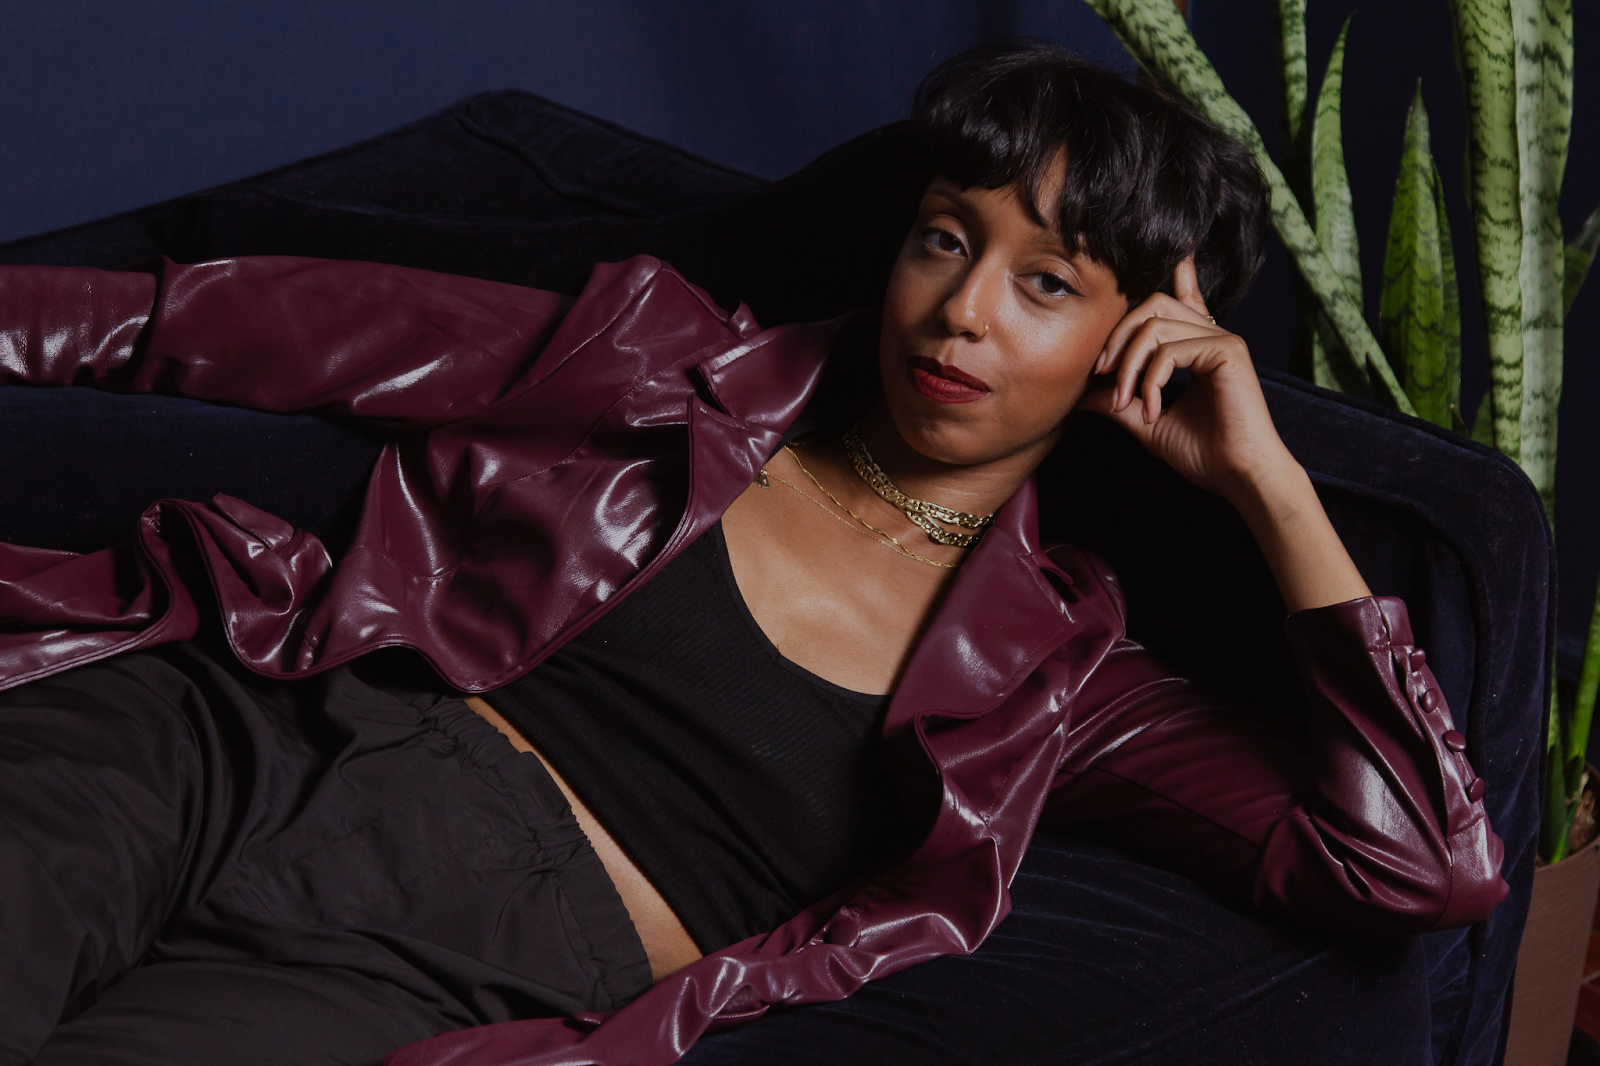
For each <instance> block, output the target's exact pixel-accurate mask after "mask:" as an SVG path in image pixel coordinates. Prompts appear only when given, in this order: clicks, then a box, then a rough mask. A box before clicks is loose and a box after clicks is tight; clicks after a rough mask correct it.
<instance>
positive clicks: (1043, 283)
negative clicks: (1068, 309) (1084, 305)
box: [1034, 270, 1083, 296]
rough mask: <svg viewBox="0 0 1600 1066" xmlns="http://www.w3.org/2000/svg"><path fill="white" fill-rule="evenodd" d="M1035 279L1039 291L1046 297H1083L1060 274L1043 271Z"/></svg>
mask: <svg viewBox="0 0 1600 1066" xmlns="http://www.w3.org/2000/svg"><path fill="white" fill-rule="evenodd" d="M1034 278H1035V279H1037V280H1036V281H1035V282H1034V283H1035V284H1036V285H1038V287H1039V291H1040V292H1042V293H1044V294H1045V295H1046V296H1082V295H1083V294H1082V293H1081V292H1079V291H1078V290H1077V289H1074V288H1073V287H1072V285H1071V283H1070V282H1068V281H1067V279H1066V278H1064V277H1062V276H1061V275H1060V274H1052V273H1050V272H1049V271H1048V270H1042V271H1040V272H1039V273H1037V274H1035V275H1034Z"/></svg>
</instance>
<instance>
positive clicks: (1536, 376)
mask: <svg viewBox="0 0 1600 1066" xmlns="http://www.w3.org/2000/svg"><path fill="white" fill-rule="evenodd" d="M1511 14H1512V33H1513V38H1514V40H1515V43H1516V83H1517V156H1518V164H1519V166H1518V198H1519V202H1520V205H1521V210H1522V254H1521V259H1520V262H1519V266H1518V279H1519V281H1520V282H1521V287H1522V408H1521V412H1520V415H1521V452H1520V454H1519V455H1518V462H1519V463H1520V464H1521V466H1522V469H1523V470H1524V471H1525V472H1526V473H1527V475H1528V478H1529V479H1530V480H1531V481H1532V482H1533V485H1534V487H1535V488H1536V489H1538V490H1539V495H1540V496H1542V497H1543V498H1544V503H1545V509H1546V510H1548V511H1550V512H1551V513H1552V514H1553V513H1554V508H1555V487H1556V412H1557V408H1558V407H1559V406H1560V404H1561V355H1562V320H1563V318H1564V317H1565V308H1564V307H1563V306H1562V289H1563V287H1564V283H1565V280H1566V252H1565V247H1564V245H1563V244H1562V240H1561V214H1560V210H1559V208H1560V201H1561V177H1562V174H1563V173H1564V172H1565V171H1566V166H1567V142H1568V141H1569V140H1570V139H1571V135H1572V0H1511Z"/></svg>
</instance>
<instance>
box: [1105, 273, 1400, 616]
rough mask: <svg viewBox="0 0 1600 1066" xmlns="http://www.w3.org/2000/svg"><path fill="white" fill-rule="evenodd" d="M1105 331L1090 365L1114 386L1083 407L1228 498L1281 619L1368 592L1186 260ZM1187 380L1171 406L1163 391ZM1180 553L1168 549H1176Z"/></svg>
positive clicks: (1239, 347) (1243, 352)
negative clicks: (1169, 283)
mask: <svg viewBox="0 0 1600 1066" xmlns="http://www.w3.org/2000/svg"><path fill="white" fill-rule="evenodd" d="M1173 292H1174V293H1175V296H1166V295H1163V294H1160V293H1158V294H1156V295H1155V296H1152V297H1150V299H1148V300H1146V301H1145V302H1144V303H1143V304H1141V305H1139V306H1138V307H1136V308H1134V309H1133V310H1132V311H1130V312H1129V313H1128V315H1127V316H1126V317H1125V318H1124V319H1123V320H1122V322H1121V323H1119V324H1118V325H1117V328H1116V329H1115V330H1113V331H1112V333H1111V336H1110V337H1109V338H1108V339H1107V340H1106V345H1105V349H1104V351H1103V352H1102V353H1101V356H1100V359H1099V362H1098V363H1097V364H1096V366H1095V370H1096V372H1097V373H1101V374H1115V375H1116V381H1115V384H1114V385H1112V386H1109V387H1106V388H1102V389H1098V390H1096V391H1094V392H1091V393H1089V394H1087V395H1086V396H1085V397H1084V400H1083V403H1082V404H1081V405H1080V406H1082V407H1084V408H1085V409H1087V410H1091V411H1098V412H1099V413H1101V414H1104V415H1106V416H1108V417H1110V418H1111V419H1113V420H1114V421H1116V422H1118V423H1119V424H1121V425H1122V426H1123V428H1125V429H1127V430H1128V431H1129V432H1130V433H1132V434H1133V435H1134V436H1135V437H1138V438H1139V440H1140V442H1141V443H1142V444H1144V446H1145V447H1146V448H1148V449H1149V450H1150V451H1151V452H1152V453H1153V454H1154V455H1156V456H1157V457H1158V458H1160V459H1162V460H1164V461H1165V462H1167V463H1168V464H1169V465H1171V466H1172V467H1173V468H1174V469H1175V470H1177V471H1178V473H1180V474H1182V475H1183V476H1184V477H1186V478H1188V479H1189V480H1190V481H1192V482H1194V483H1195V484H1197V485H1199V486H1200V487H1201V488H1205V489H1209V490H1211V491H1212V492H1215V493H1217V494H1219V495H1221V496H1223V497H1224V498H1226V499H1227V500H1228V501H1229V502H1230V503H1232V504H1233V506H1234V507H1235V508H1236V509H1237V510H1238V512H1239V514H1240V515H1241V516H1243V518H1244V520H1245V523H1246V524H1247V525H1248V526H1249V527H1250V532H1251V533H1252V534H1254V535H1255V538H1256V543H1257V544H1259V545H1260V546H1261V550H1262V553H1263V554H1265V555H1266V558H1267V563H1268V565H1270V566H1271V567H1272V573H1273V576H1274V577H1276V578H1277V581H1278V589H1279V591H1280V592H1281V593H1282V594H1283V601H1284V604H1285V605H1286V606H1287V607H1288V608H1289V610H1290V611H1299V610H1305V609H1307V608H1310V607H1324V606H1327V605H1328V604H1332V603H1342V602H1344V601H1346V600H1354V599H1359V598H1360V597H1363V596H1369V595H1371V593H1370V592H1369V591H1368V589H1367V585H1366V582H1365V581H1363V580H1362V578H1361V573H1360V571H1359V570H1357V569H1356V566H1355V563H1354V562H1352V561H1351V559H1350V554H1349V553H1348V552H1347V551H1345V547H1344V544H1343V542H1342V541H1340V539H1339V535H1338V534H1337V533H1336V532H1334V529H1333V526H1332V524H1330V523H1329V521H1328V516H1327V514H1326V512H1324V511H1323V509H1322V502H1321V501H1320V500H1319V499H1318V498H1317V494H1316V492H1315V490H1313V489H1312V487H1311V480H1310V478H1308V477H1307V476H1306V473H1305V470H1304V469H1303V468H1302V467H1301V466H1300V464H1299V463H1297V462H1296V461H1295V459H1294V456H1292V455H1290V454H1289V449H1288V448H1287V447H1285V446H1284V443H1283V441H1282V440H1281V439H1280V438H1279V437H1278V432H1277V429H1276V428H1275V427H1274V426H1273V424H1272V416H1271V415H1270V414H1269V413H1268V411H1267V403H1266V399H1265V398H1264V397H1263V396H1262V395H1261V384H1260V382H1259V381H1258V380H1257V378H1256V374H1255V367H1254V366H1253V365H1252V363H1251V361H1250V353H1249V350H1248V349H1247V348H1246V347H1245V343H1244V341H1243V340H1241V339H1240V338H1238V337H1236V336H1234V335H1233V334H1232V333H1229V332H1228V331H1227V330H1224V329H1222V328H1221V327H1219V326H1218V325H1217V324H1216V323H1215V322H1213V321H1211V317H1210V315H1209V314H1208V313H1207V311H1206V305H1205V300H1204V299H1203V298H1202V297H1201V295H1200V286H1199V283H1198V281H1197V279H1196V277H1195V269H1194V261H1193V259H1186V260H1184V261H1183V262H1182V263H1181V264H1179V266H1178V269H1177V270H1176V271H1175V272H1174V274H1173ZM1180 369H1187V370H1189V371H1191V372H1192V373H1193V379H1192V380H1191V381H1190V384H1189V388H1188V389H1187V390H1185V392H1184V395H1183V397H1182V398H1181V399H1180V400H1179V401H1178V402H1177V403H1176V404H1174V405H1173V407H1172V409H1171V410H1168V411H1165V412H1163V411H1162V409H1161V386H1163V385H1165V384H1166V383H1167V382H1168V381H1169V380H1171V378H1172V375H1173V373H1174V372H1175V371H1177V370H1180ZM1180 548H1181V546H1180V545H1176V544H1175V545H1174V549H1175V550H1179V549H1180Z"/></svg>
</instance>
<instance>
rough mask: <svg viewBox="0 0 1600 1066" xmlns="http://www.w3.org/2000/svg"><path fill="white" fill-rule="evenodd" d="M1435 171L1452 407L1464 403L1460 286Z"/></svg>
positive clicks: (1447, 396) (1447, 388) (1448, 390)
mask: <svg viewBox="0 0 1600 1066" xmlns="http://www.w3.org/2000/svg"><path fill="white" fill-rule="evenodd" d="M1431 167H1432V171H1433V210H1434V212H1435V214H1437V215H1438V217H1439V278H1440V284H1441V285H1442V287H1443V288H1444V391H1445V399H1446V401H1448V404H1449V407H1450V410H1452V411H1454V410H1456V408H1458V407H1459V406H1461V288H1460V286H1459V285H1458V284H1457V282H1456V243H1455V241H1454V240H1452V239H1451V237H1450V216H1449V214H1448V213H1447V212H1446V211H1445V206H1444V179H1442V178H1440V177H1439V165H1438V163H1436V162H1434V163H1431Z"/></svg>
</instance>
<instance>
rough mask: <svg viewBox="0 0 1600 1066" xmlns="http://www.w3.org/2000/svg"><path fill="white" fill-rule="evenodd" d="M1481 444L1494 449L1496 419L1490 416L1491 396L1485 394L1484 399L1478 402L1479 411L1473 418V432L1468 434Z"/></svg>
mask: <svg viewBox="0 0 1600 1066" xmlns="http://www.w3.org/2000/svg"><path fill="white" fill-rule="evenodd" d="M1468 436H1470V437H1471V438H1472V439H1473V440H1475V441H1477V442H1478V443H1479V444H1486V445H1488V446H1489V447H1491V448H1493V447H1494V419H1493V418H1492V417H1491V416H1490V414H1489V394H1488V393H1484V395H1483V399H1481V400H1479V401H1478V410H1477V413H1475V414H1474V415H1473V416H1472V432H1471V433H1469V434H1468Z"/></svg>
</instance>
